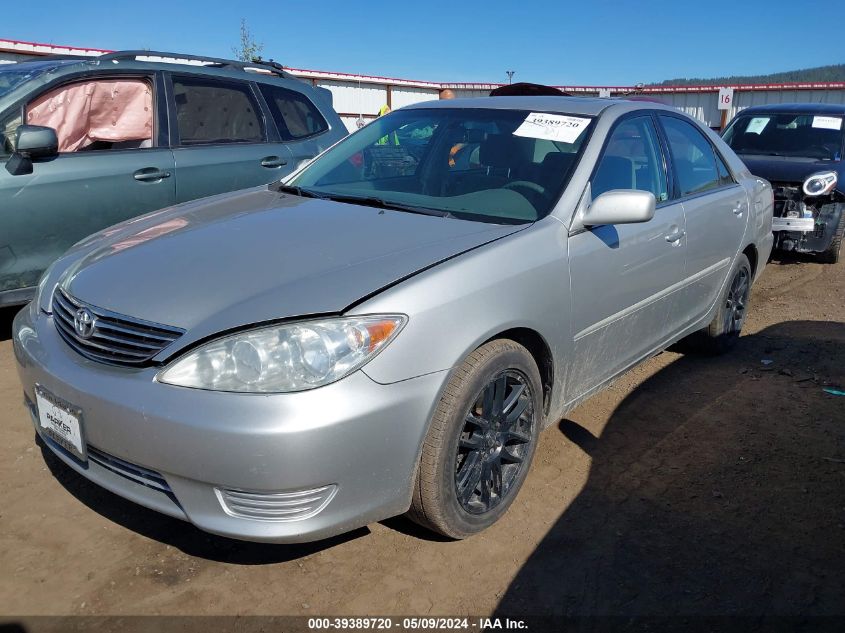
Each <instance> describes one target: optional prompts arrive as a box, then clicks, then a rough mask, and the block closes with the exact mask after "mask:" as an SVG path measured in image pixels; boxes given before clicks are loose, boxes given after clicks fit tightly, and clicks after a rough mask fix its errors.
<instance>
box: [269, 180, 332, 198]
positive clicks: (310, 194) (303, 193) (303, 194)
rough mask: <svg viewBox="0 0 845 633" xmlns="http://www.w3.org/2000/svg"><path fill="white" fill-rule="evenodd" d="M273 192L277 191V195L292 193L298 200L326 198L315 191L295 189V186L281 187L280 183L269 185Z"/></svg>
mask: <svg viewBox="0 0 845 633" xmlns="http://www.w3.org/2000/svg"><path fill="white" fill-rule="evenodd" d="M271 186H272V188H273V191H278V192H279V193H292V194H293V195H295V196H299V197H300V198H325V197H326V196H324V195H322V194H320V193H317V192H316V191H311V190H310V189H303V188H302V187H297V186H296V185H283V184H282V183H276V184H275V185H271Z"/></svg>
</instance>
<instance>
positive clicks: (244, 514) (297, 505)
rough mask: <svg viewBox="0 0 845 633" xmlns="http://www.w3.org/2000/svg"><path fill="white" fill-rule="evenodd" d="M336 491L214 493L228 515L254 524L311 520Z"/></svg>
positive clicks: (223, 490) (221, 490) (224, 490)
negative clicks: (251, 521) (254, 522)
mask: <svg viewBox="0 0 845 633" xmlns="http://www.w3.org/2000/svg"><path fill="white" fill-rule="evenodd" d="M336 490H337V486H334V485H331V486H323V487H321V488H314V489H312V490H295V491H291V492H258V491H254V492H251V491H248V490H233V489H230V488H217V489H216V491H217V496H218V498H219V499H220V503H221V504H222V506H223V509H224V510H226V512H227V513H228V514H230V515H232V516H236V517H241V518H244V519H255V520H258V521H301V520H302V519H307V518H310V517H313V516H314V515H315V514H317V513H318V512H320V511H321V510H322V509H323V508H325V507H326V506H327V505H328V504H329V501H331V500H332V497H334V493H335V491H336Z"/></svg>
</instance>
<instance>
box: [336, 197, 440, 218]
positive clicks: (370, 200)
mask: <svg viewBox="0 0 845 633" xmlns="http://www.w3.org/2000/svg"><path fill="white" fill-rule="evenodd" d="M321 197H323V198H326V199H327V200H334V201H335V202H347V203H349V204H360V205H363V206H366V207H374V208H376V209H387V210H389V211H404V212H406V213H417V214H419V215H433V216H435V217H438V218H452V217H455V216H453V215H452V214H451V213H449V212H448V211H444V210H442V209H432V208H430V207H417V206H414V205H410V204H401V203H399V202H389V201H387V200H384V199H382V198H379V197H377V196H351V195H346V194H334V193H332V194H324V195H322V196H321Z"/></svg>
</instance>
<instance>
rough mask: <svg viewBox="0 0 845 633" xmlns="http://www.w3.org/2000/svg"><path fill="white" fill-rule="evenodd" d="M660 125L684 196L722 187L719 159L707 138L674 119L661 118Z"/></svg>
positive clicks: (684, 122) (679, 120)
mask: <svg viewBox="0 0 845 633" xmlns="http://www.w3.org/2000/svg"><path fill="white" fill-rule="evenodd" d="M660 121H661V123H662V124H663V129H664V130H665V131H666V138H667V139H668V141H669V151H670V152H671V153H672V166H673V167H674V168H675V175H676V177H677V179H678V186H679V187H680V190H681V191H680V193H681V195H682V196H689V195H694V194H697V193H702V192H704V191H708V190H710V189H715V188H717V187H720V186H721V178H720V177H719V172H718V170H717V168H716V155H715V154H714V153H713V147H712V146H711V145H710V142H709V141H708V140H707V139H706V138H705V137H704V134H702V133H701V132H700V131H699V130H697V129H696V128H695V126H694V125H692V124H691V123H687V122H686V121H683V120H681V119H678V118H675V117H670V116H662V115H661V116H660Z"/></svg>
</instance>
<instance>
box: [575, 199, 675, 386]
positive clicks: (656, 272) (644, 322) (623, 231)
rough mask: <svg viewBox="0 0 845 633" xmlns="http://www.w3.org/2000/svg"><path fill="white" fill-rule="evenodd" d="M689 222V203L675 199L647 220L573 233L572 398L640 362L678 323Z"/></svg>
mask: <svg viewBox="0 0 845 633" xmlns="http://www.w3.org/2000/svg"><path fill="white" fill-rule="evenodd" d="M684 226H685V223H684V210H683V206H682V205H680V204H670V205H666V206H663V207H661V208H660V209H658V210H657V212H656V213H655V216H654V218H653V219H652V220H651V221H649V222H645V223H642V224H627V225H615V226H603V227H598V228H597V229H594V230H592V231H585V232H582V233H580V234H578V235H574V236H572V237H571V238H570V239H569V249H570V279H571V288H572V331H573V342H574V354H573V362H572V363H571V366H570V368H569V377H568V386H567V399H568V400H572V399H575V398H577V397H578V396H580V395H582V394H583V393H584V392H585V391H587V390H588V389H589V388H590V387H592V386H595V385H598V384H600V383H601V382H602V381H603V380H604V379H606V378H608V377H611V376H613V375H616V374H618V373H619V372H620V371H622V370H624V369H625V368H626V367H628V366H630V365H631V364H632V363H634V362H636V361H637V360H639V359H640V358H641V357H642V356H643V355H645V354H647V353H648V352H649V351H651V350H652V349H653V347H654V346H655V345H657V344H658V343H659V342H661V341H662V340H663V339H664V338H665V337H666V335H667V331H670V329H671V328H672V327H673V324H674V322H675V321H676V319H675V318H674V316H673V315H674V313H675V311H676V309H677V301H676V296H675V292H676V291H677V290H678V288H679V286H680V284H681V283H682V281H683V273H684V267H685V262H684V257H685V238H684V237H683V236H682V235H681V233H682V232H683V231H684ZM675 236H678V239H676V240H674V241H669V240H668V239H667V238H672V237H675Z"/></svg>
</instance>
